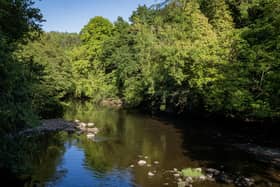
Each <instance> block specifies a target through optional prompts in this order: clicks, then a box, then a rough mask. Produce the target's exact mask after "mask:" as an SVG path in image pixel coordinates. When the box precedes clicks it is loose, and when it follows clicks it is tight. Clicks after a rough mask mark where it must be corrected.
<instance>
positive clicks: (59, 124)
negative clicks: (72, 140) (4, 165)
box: [17, 119, 99, 139]
mask: <svg viewBox="0 0 280 187" xmlns="http://www.w3.org/2000/svg"><path fill="white" fill-rule="evenodd" d="M41 123H42V125H41V126H39V127H36V128H30V129H26V130H23V131H20V132H19V133H18V134H17V135H19V136H26V137H29V136H34V135H41V134H46V133H51V132H59V131H64V132H68V133H77V134H86V136H87V137H88V138H89V139H90V138H93V137H94V136H95V135H96V134H97V133H98V132H99V129H98V128H97V127H95V124H94V123H92V122H90V123H85V122H80V121H79V120H75V121H66V120H64V119H48V120H42V121H41Z"/></svg>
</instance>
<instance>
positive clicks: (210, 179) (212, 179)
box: [206, 174, 215, 181]
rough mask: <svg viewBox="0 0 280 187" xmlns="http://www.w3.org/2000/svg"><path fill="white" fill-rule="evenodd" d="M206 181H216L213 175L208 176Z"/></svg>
mask: <svg viewBox="0 0 280 187" xmlns="http://www.w3.org/2000/svg"><path fill="white" fill-rule="evenodd" d="M206 179H207V180H209V181H215V179H214V178H213V174H207V175H206Z"/></svg>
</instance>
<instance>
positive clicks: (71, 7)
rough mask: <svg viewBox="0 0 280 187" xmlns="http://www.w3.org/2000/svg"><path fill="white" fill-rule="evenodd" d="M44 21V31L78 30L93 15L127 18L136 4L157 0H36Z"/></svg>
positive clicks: (112, 19)
mask: <svg viewBox="0 0 280 187" xmlns="http://www.w3.org/2000/svg"><path fill="white" fill-rule="evenodd" d="M35 2H36V3H35V5H34V6H35V7H37V8H40V9H41V12H42V14H43V16H44V19H45V20H46V22H44V23H43V29H44V30H45V31H47V32H48V31H59V32H80V30H81V29H82V28H83V26H84V25H86V24H87V23H88V22H89V20H90V19H91V18H93V17H94V16H103V17H105V18H108V19H109V20H110V21H111V22H114V21H116V20H117V17H118V16H122V17H123V18H124V19H125V20H128V18H129V17H130V15H131V14H132V12H133V10H135V9H136V8H137V7H138V5H143V4H146V5H147V6H150V5H152V4H154V3H157V2H158V1H157V0H36V1H35Z"/></svg>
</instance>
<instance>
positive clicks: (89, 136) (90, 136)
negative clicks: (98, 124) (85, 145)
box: [87, 133, 95, 139]
mask: <svg viewBox="0 0 280 187" xmlns="http://www.w3.org/2000/svg"><path fill="white" fill-rule="evenodd" d="M94 137H95V134H93V133H88V134H87V138H88V139H92V138H94Z"/></svg>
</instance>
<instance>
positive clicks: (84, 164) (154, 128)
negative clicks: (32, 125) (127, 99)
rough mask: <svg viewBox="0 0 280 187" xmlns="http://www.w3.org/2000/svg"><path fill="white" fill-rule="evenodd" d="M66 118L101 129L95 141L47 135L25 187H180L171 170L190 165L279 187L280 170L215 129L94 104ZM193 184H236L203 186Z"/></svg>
mask: <svg viewBox="0 0 280 187" xmlns="http://www.w3.org/2000/svg"><path fill="white" fill-rule="evenodd" d="M64 118H65V119H66V120H75V119H79V120H81V121H83V122H94V123H95V124H96V126H97V127H98V128H100V133H99V134H98V135H97V139H96V141H95V142H93V141H90V140H88V139H87V138H86V137H85V136H84V135H81V136H78V135H67V134H65V133H60V134H56V135H52V136H50V135H48V136H47V137H42V141H41V142H40V145H41V149H43V150H44V151H43V152H42V151H41V152H40V154H39V152H38V153H37V154H36V152H34V154H33V159H32V160H31V163H30V164H31V165H34V166H35V167H34V166H33V174H32V176H31V182H30V181H29V182H27V183H26V186H28V185H30V186H32V185H34V184H37V185H38V184H39V185H41V186H61V187H62V186H73V187H74V186H75V187H76V186H77V187H79V186H80V187H87V186H113V187H114V186H115V187H128V186H143V187H146V186H147V187H150V186H151V187H159V186H163V185H164V183H168V184H169V185H168V186H177V183H176V180H175V179H174V177H173V176H172V175H170V173H169V172H168V170H172V169H173V168H178V169H182V168H186V167H202V168H205V167H213V168H217V169H223V170H225V171H227V172H233V173H240V175H243V176H246V177H252V178H254V179H256V180H257V182H258V185H257V186H267V182H271V184H272V185H273V186H280V183H279V181H280V180H279V178H280V177H279V175H280V171H279V170H277V169H273V168H272V167H269V166H267V165H265V164H262V163H259V162H257V161H255V160H254V159H253V158H252V157H251V156H250V155H247V154H246V153H243V152H241V151H238V150H236V149H235V148H234V147H232V146H229V145H228V144H226V143H224V142H222V141H221V140H220V139H219V138H218V137H219V136H221V135H220V132H218V131H217V130H216V129H213V128H210V127H209V129H207V128H206V127H202V126H201V124H197V125H196V124H192V123H195V122H186V121H181V122H179V123H180V124H179V126H184V127H185V128H183V129H182V128H178V127H177V128H176V125H174V124H173V122H166V121H165V122H164V121H160V120H157V119H155V118H151V117H149V116H145V115H141V114H137V113H130V112H127V111H123V110H114V109H109V108H102V107H97V106H94V105H92V104H89V103H87V104H71V105H70V106H69V107H68V109H67V111H66V113H65V116H64ZM174 123H175V122H174ZM200 123H207V121H205V122H200ZM177 126H178V125H177ZM43 142H44V143H43ZM141 156H147V157H148V158H147V159H146V160H147V161H148V163H150V164H151V165H152V166H151V167H147V166H143V167H140V166H138V165H137V161H138V160H140V159H141ZM154 161H158V162H159V164H153V162H154ZM132 164H133V165H134V166H135V167H133V168H131V167H130V165H132ZM149 171H156V174H155V176H153V177H149V176H148V175H147V174H148V172H149ZM193 186H197V187H223V186H234V185H226V184H220V183H211V182H204V183H194V185H193Z"/></svg>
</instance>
